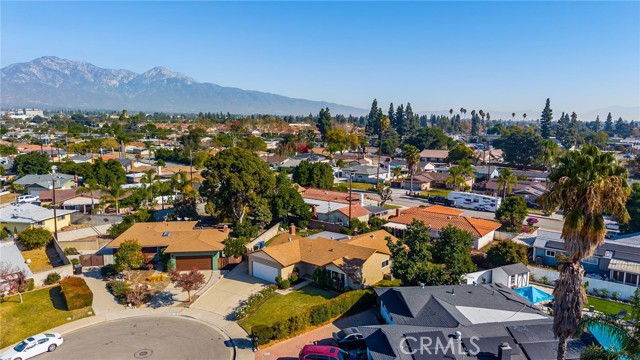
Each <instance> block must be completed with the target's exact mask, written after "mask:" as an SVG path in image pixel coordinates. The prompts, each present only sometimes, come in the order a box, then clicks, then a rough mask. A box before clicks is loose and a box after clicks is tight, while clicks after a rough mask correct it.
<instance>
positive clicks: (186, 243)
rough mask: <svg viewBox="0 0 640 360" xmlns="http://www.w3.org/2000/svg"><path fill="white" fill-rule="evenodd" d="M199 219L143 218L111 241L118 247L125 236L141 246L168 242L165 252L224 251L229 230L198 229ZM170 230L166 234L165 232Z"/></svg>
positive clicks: (152, 245) (164, 244)
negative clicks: (152, 219)
mask: <svg viewBox="0 0 640 360" xmlns="http://www.w3.org/2000/svg"><path fill="white" fill-rule="evenodd" d="M197 223H198V222H197V221H169V222H157V223H156V222H144V223H137V224H133V226H132V227H130V228H129V229H128V230H127V231H125V232H124V233H122V235H120V236H118V237H117V238H116V239H115V240H113V241H111V242H110V243H109V244H108V245H107V248H118V247H120V244H122V243H123V242H124V241H125V240H132V239H135V240H138V242H139V243H140V245H141V246H142V247H154V246H166V247H167V248H166V250H165V252H166V253H182V252H211V251H222V250H223V249H224V244H222V242H223V241H224V240H225V239H226V238H227V236H228V234H227V233H225V232H224V231H222V230H216V229H195V226H196V224H197ZM165 233H167V236H163V234H165Z"/></svg>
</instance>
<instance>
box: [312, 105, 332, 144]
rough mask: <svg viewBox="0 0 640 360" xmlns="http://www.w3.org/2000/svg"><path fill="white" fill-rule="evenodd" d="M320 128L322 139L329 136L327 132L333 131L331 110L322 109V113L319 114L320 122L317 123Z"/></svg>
mask: <svg viewBox="0 0 640 360" xmlns="http://www.w3.org/2000/svg"><path fill="white" fill-rule="evenodd" d="M316 125H317V126H318V131H320V134H322V138H323V139H324V138H325V136H326V135H327V131H329V130H331V127H332V125H333V124H332V123H331V112H329V108H328V107H327V108H324V109H320V113H319V114H318V122H317V123H316Z"/></svg>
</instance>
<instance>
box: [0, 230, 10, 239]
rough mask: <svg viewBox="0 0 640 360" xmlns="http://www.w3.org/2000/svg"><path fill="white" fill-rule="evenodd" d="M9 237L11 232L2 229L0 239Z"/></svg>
mask: <svg viewBox="0 0 640 360" xmlns="http://www.w3.org/2000/svg"><path fill="white" fill-rule="evenodd" d="M7 237H9V232H8V231H7V230H6V229H2V230H0V239H5V238H7Z"/></svg>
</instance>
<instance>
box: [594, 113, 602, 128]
mask: <svg viewBox="0 0 640 360" xmlns="http://www.w3.org/2000/svg"><path fill="white" fill-rule="evenodd" d="M600 130H602V123H601V122H600V115H598V116H596V121H594V122H593V131H595V132H599V131H600Z"/></svg>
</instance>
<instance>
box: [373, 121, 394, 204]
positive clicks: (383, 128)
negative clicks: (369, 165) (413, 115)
mask: <svg viewBox="0 0 640 360" xmlns="http://www.w3.org/2000/svg"><path fill="white" fill-rule="evenodd" d="M389 126H391V122H390V121H389V117H388V116H387V115H382V116H380V135H379V141H378V170H377V171H376V190H377V191H380V156H381V155H382V139H383V137H384V132H385V131H387V129H388V128H389Z"/></svg>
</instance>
